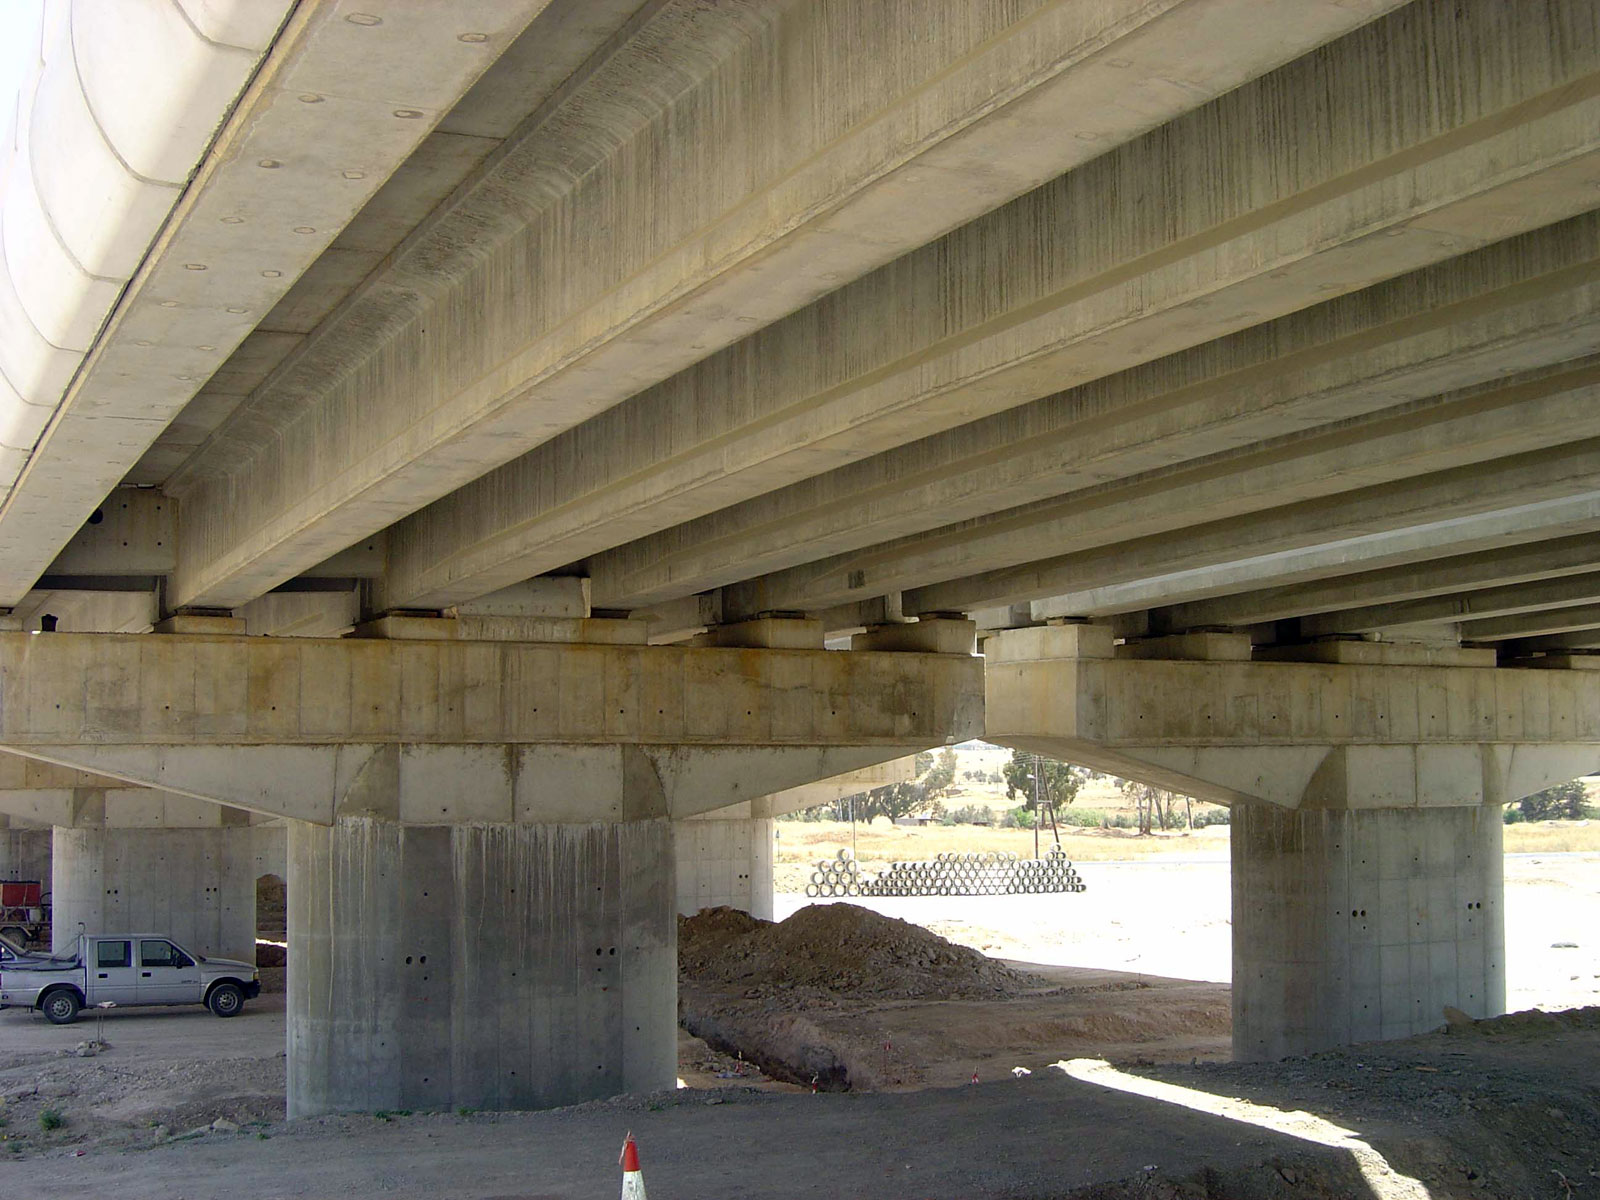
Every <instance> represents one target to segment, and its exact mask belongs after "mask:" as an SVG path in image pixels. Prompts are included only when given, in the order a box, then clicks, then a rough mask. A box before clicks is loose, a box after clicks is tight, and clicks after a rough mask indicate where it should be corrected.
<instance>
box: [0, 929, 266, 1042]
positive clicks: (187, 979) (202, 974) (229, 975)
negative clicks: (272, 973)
mask: <svg viewBox="0 0 1600 1200" xmlns="http://www.w3.org/2000/svg"><path fill="white" fill-rule="evenodd" d="M260 994H261V982H260V973H259V972H258V971H257V970H256V968H255V967H254V966H252V965H251V964H249V963H245V962H238V961H236V960H234V959H227V958H207V957H205V956H204V955H201V954H193V953H191V952H189V951H188V950H186V949H184V948H183V947H182V946H180V945H179V944H178V943H177V942H175V941H173V940H172V939H171V938H169V937H166V936H164V935H161V934H154V933H101V934H82V935H80V936H79V938H78V943H77V946H76V947H75V949H74V951H73V952H72V953H70V954H66V955H55V956H51V957H48V958H43V957H29V958H25V959H17V960H15V961H12V962H8V963H0V1008H11V1007H26V1008H37V1009H38V1010H39V1011H41V1012H43V1013H44V1015H45V1017H46V1019H48V1020H49V1021H51V1022H53V1023H54V1024H57V1025H66V1024H69V1023H71V1022H72V1021H74V1020H76V1019H77V1016H78V1012H79V1010H80V1009H82V1008H86V1007H94V1006H97V1005H103V1004H108V1005H115V1006H117V1007H119V1008H120V1007H127V1006H134V1005H155V1004H204V1005H205V1006H206V1007H208V1008H209V1009H210V1010H211V1011H212V1012H213V1013H215V1014H216V1015H217V1016H219V1017H232V1016H237V1015H238V1013H239V1011H240V1010H241V1009H242V1008H243V1007H244V1002H245V1001H246V1000H248V999H253V998H254V997H256V996H259V995H260Z"/></svg>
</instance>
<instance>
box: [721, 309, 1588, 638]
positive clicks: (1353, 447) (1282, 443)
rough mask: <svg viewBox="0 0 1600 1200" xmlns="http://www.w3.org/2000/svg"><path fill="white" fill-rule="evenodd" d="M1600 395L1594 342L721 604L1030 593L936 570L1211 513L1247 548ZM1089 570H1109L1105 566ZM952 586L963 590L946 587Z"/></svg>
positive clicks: (1559, 433)
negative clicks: (1529, 366) (1294, 519)
mask: <svg viewBox="0 0 1600 1200" xmlns="http://www.w3.org/2000/svg"><path fill="white" fill-rule="evenodd" d="M1597 328H1600V327H1597ZM1597 400H1600V358H1592V357H1591V358H1586V359H1582V360H1580V361H1579V362H1577V363H1563V364H1561V365H1559V366H1552V367H1547V368H1543V369H1541V370H1538V371H1535V372H1530V373H1529V376H1528V377H1526V378H1521V379H1517V380H1515V381H1512V382H1504V381H1497V382H1495V383H1492V384H1481V385H1478V386H1476V387H1473V388H1469V389H1465V390H1464V391H1462V392H1457V393H1451V394H1447V395H1444V396H1438V397H1432V398H1430V399H1427V400H1420V401H1414V402H1411V403H1408V404H1402V405H1399V406H1397V407H1395V408H1392V409H1390V408H1384V409H1380V410H1379V411H1376V412H1371V413H1367V414H1364V415H1362V416H1359V417H1351V418H1347V419H1345V420H1341V421H1335V422H1331V423H1329V424H1328V425H1326V426H1324V427H1321V428H1315V429H1310V430H1306V431H1303V432H1299V433H1294V434H1285V435H1282V436H1280V437H1277V438H1272V439H1268V440H1266V441H1265V442H1261V443H1256V444H1252V445H1249V446H1247V447H1243V448H1238V449H1234V450H1231V451H1226V452H1222V453H1217V454H1213V455H1209V456H1205V457H1201V458H1198V459H1195V460H1193V461H1190V462H1184V463H1178V464H1174V465H1172V466H1168V467H1165V468H1162V469H1158V470H1154V471H1150V472H1147V473H1145V474H1141V475H1136V476H1133V477H1131V478H1128V479H1123V480H1116V481H1113V482H1107V483H1103V484H1100V485H1098V486H1094V487H1089V488H1085V489H1083V490H1081V491H1076V492H1072V493H1070V494H1067V495H1063V496H1059V497H1056V498H1053V499H1050V500H1044V501H1036V502H1034V503H1032V504H1027V505H1023V506H1021V507H1019V508H1013V509H1008V510H1006V511H1003V512H996V513H992V514H990V515H987V516H983V517H979V518H975V519H972V520H968V521H965V522H961V523H958V524H955V525H949V526H944V527H942V528H939V529H935V530H933V531H931V532H929V533H925V534H921V535H918V536H915V537H911V538H903V539H898V540H896V541H892V542H888V543H885V544H881V545H876V546H872V547H870V548H868V549H867V550H864V551H861V552H860V553H857V554H850V555H843V556H838V557H835V558H831V559H825V560H823V561H822V562H818V563H812V564H808V565H806V566H801V567H793V568H790V569H789V570H787V571H783V572H779V573H777V574H776V575H772V576H767V577H765V578H763V579H757V580H752V581H750V582H748V583H743V584H737V585H734V586H731V587H728V588H725V589H723V608H724V611H725V613H728V614H731V615H737V614H739V613H742V612H744V611H746V610H747V609H749V608H753V607H754V608H768V607H788V608H796V609H813V610H815V609H822V610H826V609H829V608H832V607H835V606H837V605H840V604H842V603H846V602H848V601H849V600H850V599H851V597H853V596H859V595H861V594H862V593H863V592H866V593H868V594H875V593H878V592H882V591H885V590H889V591H896V590H898V591H900V592H901V596H902V604H906V605H909V606H910V610H911V611H913V612H919V611H928V610H929V609H934V610H945V609H949V608H951V607H955V608H958V609H972V608H978V607H988V606H990V605H995V604H1000V603H1005V602H1008V601H1011V600H1016V599H1024V598H1028V597H1026V596H1025V595H1016V594H1007V593H1004V592H1000V593H987V594H986V593H982V592H980V593H979V594H978V595H977V596H976V597H973V596H969V595H967V594H965V593H964V592H963V591H962V590H961V588H962V585H961V583H960V582H955V583H949V584H941V583H940V582H939V581H941V580H956V581H961V580H964V579H966V578H968V577H972V576H979V577H980V578H981V577H984V576H986V575H993V576H994V577H996V578H1010V576H1007V575H1006V574H1005V572H1007V570H1008V569H1009V568H1015V567H1016V566H1017V565H1018V564H1024V563H1032V562H1034V561H1036V560H1038V559H1040V558H1042V557H1049V558H1050V559H1052V560H1056V561H1066V560H1068V559H1069V558H1070V556H1072V555H1085V556H1089V557H1093V556H1095V555H1097V554H1099V555H1102V556H1108V557H1115V554H1116V552H1115V551H1111V550H1108V549H1107V548H1109V547H1126V548H1129V549H1131V548H1132V547H1133V546H1135V545H1141V544H1142V545H1145V546H1148V545H1152V544H1154V541H1153V539H1157V538H1160V537H1162V536H1163V535H1171V536H1172V540H1174V541H1178V542H1183V543H1185V544H1188V543H1189V542H1190V541H1191V540H1193V539H1194V538H1195V537H1196V536H1198V535H1200V533H1201V531H1204V530H1206V529H1207V527H1208V526H1210V525H1213V524H1215V525H1216V526H1217V527H1218V528H1219V529H1220V528H1222V527H1224V526H1226V527H1227V528H1229V529H1233V530H1236V529H1238V528H1239V527H1241V526H1242V525H1243V524H1245V523H1247V522H1248V523H1250V525H1251V528H1252V531H1253V532H1252V535H1251V537H1250V538H1249V539H1248V542H1247V544H1249V545H1251V547H1252V548H1253V549H1263V550H1265V549H1281V548H1286V547H1292V546H1294V545H1296V543H1295V542H1293V541H1292V540H1291V539H1290V538H1285V537H1282V536H1281V535H1278V536H1277V537H1276V538H1275V536H1274V535H1275V534H1277V532H1278V529H1277V526H1276V524H1275V522H1274V520H1273V517H1272V515H1270V514H1271V510H1274V509H1282V510H1284V511H1285V512H1290V513H1294V514H1297V515H1298V516H1299V517H1300V518H1301V520H1303V521H1304V522H1305V524H1306V525H1307V526H1308V527H1315V528H1316V530H1317V532H1316V533H1315V534H1314V535H1312V538H1311V540H1313V541H1325V540H1336V539H1337V538H1339V536H1340V533H1341V530H1340V529H1339V528H1338V526H1336V525H1335V526H1333V527H1332V528H1331V530H1330V528H1329V524H1330V523H1329V521H1328V514H1329V513H1330V512H1334V513H1339V512H1342V510H1343V508H1344V507H1345V504H1346V501H1347V500H1358V499H1359V498H1360V497H1361V496H1362V495H1363V491H1364V490H1371V491H1372V492H1374V493H1376V492H1377V491H1378V490H1380V489H1382V488H1383V487H1384V485H1388V486H1389V488H1390V489H1391V490H1407V489H1409V488H1410V487H1411V483H1410V481H1412V480H1415V479H1417V478H1418V477H1422V478H1424V479H1426V478H1427V477H1428V476H1430V475H1441V473H1446V472H1452V471H1454V472H1456V473H1457V474H1456V476H1453V477H1452V478H1459V477H1461V476H1464V475H1465V474H1466V473H1467V471H1466V469H1468V468H1473V469H1476V468H1477V466H1478V464H1483V463H1491V462H1495V463H1497V462H1499V461H1500V460H1502V459H1507V458H1512V457H1514V456H1516V455H1518V454H1529V453H1532V452H1534V451H1538V450H1544V449H1547V448H1550V447H1553V446H1554V447H1564V446H1565V445H1566V444H1568V443H1570V442H1572V441H1574V440H1576V439H1584V438H1593V437H1595V436H1596V435H1600V415H1597V414H1600V408H1597V406H1596V401H1597ZM1442 477H1443V476H1442ZM1588 482H1589V481H1588V480H1584V481H1583V482H1582V483H1579V484H1577V485H1575V486H1577V487H1584V486H1588ZM1502 503H1505V501H1502ZM1353 507H1354V508H1355V509H1358V510H1360V511H1361V512H1362V515H1361V516H1360V517H1357V518H1356V520H1357V521H1358V522H1360V524H1359V525H1358V528H1360V529H1362V530H1368V529H1371V528H1374V527H1379V528H1381V527H1383V523H1382V522H1380V521H1374V520H1372V519H1370V518H1368V517H1367V516H1366V515H1365V514H1366V510H1367V509H1370V505H1367V506H1361V505H1359V504H1357V505H1354V506H1353ZM1457 511H1459V506H1457ZM1469 511H1470V509H1469ZM1395 516H1396V518H1397V519H1394V520H1391V521H1389V524H1390V525H1391V526H1392V525H1395V524H1402V525H1403V524H1407V523H1412V522H1413V521H1414V520H1415V518H1414V517H1412V516H1410V515H1409V514H1407V513H1405V511H1404V510H1403V509H1398V508H1397V509H1396V513H1395ZM1200 540H1201V541H1202V542H1203V541H1204V539H1203V536H1201V537H1200ZM1242 540H1243V539H1239V538H1233V539H1231V540H1229V541H1228V543H1227V549H1226V550H1225V551H1224V552H1223V553H1224V554H1225V555H1227V556H1233V555H1237V553H1238V546H1239V545H1240V544H1241V541H1242ZM1208 544H1215V543H1208ZM1302 544H1303V543H1302ZM1027 569H1028V568H1026V567H1024V568H1022V572H1024V573H1025V572H1026V570H1027ZM1016 573H1018V572H1014V574H1016ZM1093 575H1094V577H1097V578H1105V577H1107V576H1109V578H1107V579H1106V581H1107V582H1112V581H1115V580H1116V575H1115V573H1114V572H1112V571H1105V572H1099V571H1097V572H1094V573H1093ZM955 598H959V600H960V603H954V604H952V603H947V601H950V600H953V599H955Z"/></svg>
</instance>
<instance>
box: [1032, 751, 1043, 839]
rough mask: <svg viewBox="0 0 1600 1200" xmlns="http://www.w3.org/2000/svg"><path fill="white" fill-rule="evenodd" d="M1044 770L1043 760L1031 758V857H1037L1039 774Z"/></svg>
mask: <svg viewBox="0 0 1600 1200" xmlns="http://www.w3.org/2000/svg"><path fill="white" fill-rule="evenodd" d="M1043 770H1044V759H1042V758H1040V757H1039V756H1038V755H1037V754H1035V755H1034V756H1033V857H1034V859H1035V860H1037V859H1038V857H1039V820H1040V817H1041V815H1042V814H1043V813H1044V809H1042V808H1040V807H1039V773H1040V772H1041V771H1043Z"/></svg>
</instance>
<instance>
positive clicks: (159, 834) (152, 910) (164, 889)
mask: <svg viewBox="0 0 1600 1200" xmlns="http://www.w3.org/2000/svg"><path fill="white" fill-rule="evenodd" d="M282 840H283V832H282V830H281V829H274V828H262V827H251V826H248V825H235V826H228V827H222V828H210V829H105V828H98V827H97V828H76V829H72V828H64V827H61V826H57V827H56V828H55V830H54V831H53V836H52V874H53V877H54V880H53V888H52V899H53V901H54V905H55V907H54V911H53V913H52V917H51V922H52V926H53V936H54V943H55V946H56V947H57V948H58V949H62V948H65V947H66V946H67V945H68V944H69V943H71V942H72V940H73V939H74V938H76V937H77V936H78V934H79V932H80V931H84V930H86V931H87V932H90V933H95V932H102V931H103V932H112V931H126V932H129V933H144V932H149V933H164V934H168V935H170V936H171V937H173V938H175V939H176V940H177V941H178V942H180V943H182V944H183V945H184V946H187V947H188V948H189V949H191V950H194V951H196V952H198V953H200V954H211V955H216V956H218V957H222V958H238V959H243V960H244V961H245V962H254V961H255V948H256V931H255V928H256V927H255V920H256V916H255V914H256V877H257V876H258V875H260V874H263V873H264V872H266V871H268V870H271V869H272V865H273V863H274V861H275V859H276V858H277V855H276V854H274V853H272V852H271V850H272V846H273V844H274V843H278V844H281V842H282ZM80 926H81V929H80Z"/></svg>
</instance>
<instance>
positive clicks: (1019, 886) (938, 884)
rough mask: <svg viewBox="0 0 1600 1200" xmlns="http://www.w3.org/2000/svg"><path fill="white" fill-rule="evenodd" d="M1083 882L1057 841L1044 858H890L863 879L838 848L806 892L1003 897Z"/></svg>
mask: <svg viewBox="0 0 1600 1200" xmlns="http://www.w3.org/2000/svg"><path fill="white" fill-rule="evenodd" d="M1087 887H1088V885H1087V884H1085V883H1084V882H1083V879H1082V877H1081V876H1079V874H1078V872H1077V869H1076V868H1075V867H1074V866H1073V865H1072V860H1071V859H1069V858H1068V857H1067V856H1066V853H1065V852H1064V851H1063V850H1062V849H1061V847H1060V846H1054V847H1052V848H1051V849H1050V852H1049V853H1048V854H1046V855H1045V856H1044V857H1043V858H1018V857H1017V856H1016V855H1015V854H1009V853H1005V852H1001V851H992V852H990V853H987V854H972V853H967V854H954V853H952V854H938V855H935V856H934V857H933V859H932V860H931V861H923V862H894V863H890V864H889V867H888V869H887V870H885V871H883V872H882V873H880V874H878V875H876V876H871V877H867V878H863V877H862V876H861V875H860V873H859V871H858V870H857V868H856V861H855V857H854V855H852V854H851V853H850V851H848V850H841V851H839V853H838V854H837V855H836V856H835V857H834V858H831V859H827V858H825V859H822V860H820V861H819V862H818V863H817V866H816V869H815V870H814V871H812V872H811V882H810V883H808V884H807V885H806V895H807V896H809V897H811V898H812V899H814V900H815V899H837V898H840V897H847V896H1004V895H1023V894H1030V893H1043V892H1082V891H1085V890H1087Z"/></svg>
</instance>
